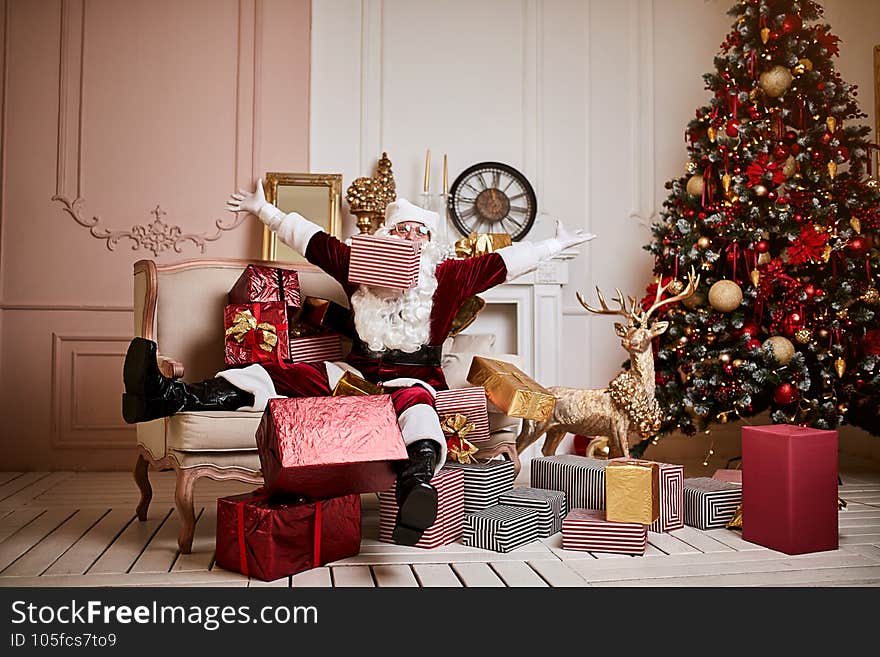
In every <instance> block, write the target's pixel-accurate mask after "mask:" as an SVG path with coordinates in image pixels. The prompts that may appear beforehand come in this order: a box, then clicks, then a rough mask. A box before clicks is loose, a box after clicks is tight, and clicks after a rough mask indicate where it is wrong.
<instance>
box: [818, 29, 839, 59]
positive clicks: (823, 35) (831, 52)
mask: <svg viewBox="0 0 880 657" xmlns="http://www.w3.org/2000/svg"><path fill="white" fill-rule="evenodd" d="M816 42H817V43H818V44H819V45H820V46H822V47H823V48H825V51H826V52H827V53H828V56H829V57H835V56H837V55H839V54H840V48H838V47H837V44H838V43H840V37H839V36H837V35H835V34H831V32H828V31H827V30H826V29H825V28H819V29H818V30H816Z"/></svg>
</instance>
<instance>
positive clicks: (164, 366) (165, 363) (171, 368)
mask: <svg viewBox="0 0 880 657" xmlns="http://www.w3.org/2000/svg"><path fill="white" fill-rule="evenodd" d="M158 361H159V371H160V372H162V376H165V377H167V378H169V379H182V378H183V372H184V370H183V363H181V362H180V361H177V360H174V359H173V358H169V357H168V356H159V357H158Z"/></svg>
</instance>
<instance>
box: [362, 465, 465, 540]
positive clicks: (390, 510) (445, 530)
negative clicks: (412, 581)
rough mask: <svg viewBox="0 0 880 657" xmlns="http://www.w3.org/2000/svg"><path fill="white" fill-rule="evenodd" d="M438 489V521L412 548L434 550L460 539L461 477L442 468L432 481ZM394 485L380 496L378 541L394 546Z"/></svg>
mask: <svg viewBox="0 0 880 657" xmlns="http://www.w3.org/2000/svg"><path fill="white" fill-rule="evenodd" d="M431 485H432V486H434V488H436V489H437V519H436V520H435V521H434V524H433V525H431V526H430V527H428V528H427V529H426V530H425V531H424V533H423V534H422V538H421V539H419V542H418V543H416V544H415V547H418V548H425V549H428V550H430V549H433V548H438V547H440V546H441V545H447V544H448V543H454V542H455V541H458V540H459V539H461V534H462V532H463V531H464V475H463V474H462V472H461V471H459V470H446V469H443V470H441V471H440V472H438V473H437V474H436V475H435V476H434V477H432V478H431ZM395 492H396V484H395V485H394V486H392V487H391V488H389V489H388V490H386V491H382V492H381V493H379V540H380V541H382V542H383V543H394V538H393V536H394V523H395V522H396V521H397V498H396V495H395Z"/></svg>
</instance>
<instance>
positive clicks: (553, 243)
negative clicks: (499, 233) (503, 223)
mask: <svg viewBox="0 0 880 657" xmlns="http://www.w3.org/2000/svg"><path fill="white" fill-rule="evenodd" d="M561 250H562V248H561V245H560V243H559V240H557V239H554V238H551V239H549V240H543V241H541V242H520V243H519V244H513V245H511V246H505V247H504V248H503V249H498V250H497V251H496V252H495V253H497V254H498V255H500V256H501V258H502V260H504V266H505V267H506V268H507V278H506V279H505V281H506V282H509V281H512V280H513V279H515V278H519V277H520V276H522V275H523V274H527V273H529V272H530V271H533V270H534V269H535V268H537V266H538V263H540V262H541V261H542V260H546V259H547V258H549V257H551V256H554V255H556V254H557V253H559V252H560V251H561Z"/></svg>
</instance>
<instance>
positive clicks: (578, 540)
mask: <svg viewBox="0 0 880 657" xmlns="http://www.w3.org/2000/svg"><path fill="white" fill-rule="evenodd" d="M647 547H648V526H647V525H643V524H641V523H638V522H609V521H607V520H605V512H604V511H601V510H598V509H572V510H571V511H570V512H569V513H568V515H567V516H565V520H564V521H563V522H562V549H563V550H581V551H586V552H613V553H616V554H645V550H646V549H647Z"/></svg>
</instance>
